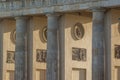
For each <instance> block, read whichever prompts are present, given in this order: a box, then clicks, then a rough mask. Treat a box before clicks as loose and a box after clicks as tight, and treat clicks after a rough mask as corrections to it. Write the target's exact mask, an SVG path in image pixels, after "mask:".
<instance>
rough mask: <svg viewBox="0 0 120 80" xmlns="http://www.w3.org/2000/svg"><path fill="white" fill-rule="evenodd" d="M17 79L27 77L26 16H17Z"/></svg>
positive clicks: (20, 79) (22, 79) (21, 79)
mask: <svg viewBox="0 0 120 80" xmlns="http://www.w3.org/2000/svg"><path fill="white" fill-rule="evenodd" d="M15 19H16V47H15V80H24V79H25V34H26V27H27V22H26V21H27V20H26V19H27V18H26V17H16V18H15Z"/></svg>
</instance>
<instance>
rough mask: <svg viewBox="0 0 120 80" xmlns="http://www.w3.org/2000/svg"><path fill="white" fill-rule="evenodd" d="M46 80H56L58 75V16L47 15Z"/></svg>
mask: <svg viewBox="0 0 120 80" xmlns="http://www.w3.org/2000/svg"><path fill="white" fill-rule="evenodd" d="M47 17H48V33H47V80H57V76H58V75H57V74H58V40H57V36H58V15H56V14H48V15H47Z"/></svg>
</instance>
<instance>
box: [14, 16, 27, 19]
mask: <svg viewBox="0 0 120 80" xmlns="http://www.w3.org/2000/svg"><path fill="white" fill-rule="evenodd" d="M15 19H16V20H17V19H25V20H27V19H28V17H26V16H16V17H15Z"/></svg>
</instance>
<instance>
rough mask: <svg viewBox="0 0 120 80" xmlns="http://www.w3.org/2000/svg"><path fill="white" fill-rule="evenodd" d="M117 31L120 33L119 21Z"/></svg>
mask: <svg viewBox="0 0 120 80" xmlns="http://www.w3.org/2000/svg"><path fill="white" fill-rule="evenodd" d="M118 32H119V33H120V22H119V24H118Z"/></svg>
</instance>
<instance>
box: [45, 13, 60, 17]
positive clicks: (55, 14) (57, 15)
mask: <svg viewBox="0 0 120 80" xmlns="http://www.w3.org/2000/svg"><path fill="white" fill-rule="evenodd" d="M60 15H62V14H60V13H46V16H47V17H49V16H56V17H59V16H60Z"/></svg>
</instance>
